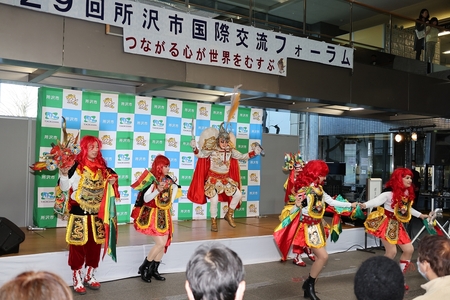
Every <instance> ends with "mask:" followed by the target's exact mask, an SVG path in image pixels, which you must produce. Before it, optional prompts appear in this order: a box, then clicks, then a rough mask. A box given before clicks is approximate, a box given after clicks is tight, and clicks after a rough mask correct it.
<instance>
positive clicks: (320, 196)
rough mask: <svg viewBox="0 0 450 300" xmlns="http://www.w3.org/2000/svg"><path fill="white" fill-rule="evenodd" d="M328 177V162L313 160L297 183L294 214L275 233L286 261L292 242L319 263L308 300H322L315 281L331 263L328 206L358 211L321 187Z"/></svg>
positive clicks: (307, 292)
mask: <svg viewBox="0 0 450 300" xmlns="http://www.w3.org/2000/svg"><path fill="white" fill-rule="evenodd" d="M327 174H328V166H327V164H326V163H325V162H324V161H321V160H312V161H310V162H308V163H307V164H306V165H305V167H304V168H303V171H302V172H300V174H299V175H298V177H297V179H296V181H295V191H296V193H295V198H296V200H295V206H294V207H293V208H292V209H291V211H290V214H289V215H288V216H287V217H286V218H285V219H284V220H283V221H282V222H281V224H280V225H278V226H277V228H275V231H274V233H273V235H274V238H275V242H276V244H277V246H278V248H279V249H280V252H281V253H282V255H283V258H284V259H286V256H287V254H288V252H289V248H290V246H291V244H292V241H293V240H294V238H295V239H297V240H298V241H296V243H297V244H298V245H300V246H303V247H310V248H311V249H312V251H313V253H314V254H315V257H316V260H315V261H314V263H313V264H312V266H311V270H310V274H309V277H308V279H307V280H306V281H305V282H304V284H303V286H302V288H303V290H304V297H305V298H308V297H309V298H310V299H312V300H319V298H318V297H317V296H316V292H315V281H316V278H317V277H318V276H319V274H320V272H321V271H322V268H323V266H324V265H325V264H326V262H327V260H328V253H327V250H326V248H325V245H326V236H325V230H324V225H323V223H324V220H323V215H324V213H325V202H326V203H328V204H329V205H333V206H339V207H352V208H355V207H356V205H357V204H356V202H355V203H349V202H341V201H337V200H333V198H331V197H330V196H329V195H327V194H326V193H325V192H324V191H323V189H322V186H321V184H322V183H323V182H324V180H325V179H326V176H327Z"/></svg>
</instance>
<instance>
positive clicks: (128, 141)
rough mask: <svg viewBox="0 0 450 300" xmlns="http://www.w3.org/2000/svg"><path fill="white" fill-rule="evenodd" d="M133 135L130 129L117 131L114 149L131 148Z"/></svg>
mask: <svg viewBox="0 0 450 300" xmlns="http://www.w3.org/2000/svg"><path fill="white" fill-rule="evenodd" d="M133 135H134V132H130V131H117V135H116V149H117V150H133V138H134V137H133Z"/></svg>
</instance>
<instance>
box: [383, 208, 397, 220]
mask: <svg viewBox="0 0 450 300" xmlns="http://www.w3.org/2000/svg"><path fill="white" fill-rule="evenodd" d="M384 214H385V215H386V217H388V218H389V219H397V218H396V217H395V215H394V212H392V211H388V210H387V209H385V210H384Z"/></svg>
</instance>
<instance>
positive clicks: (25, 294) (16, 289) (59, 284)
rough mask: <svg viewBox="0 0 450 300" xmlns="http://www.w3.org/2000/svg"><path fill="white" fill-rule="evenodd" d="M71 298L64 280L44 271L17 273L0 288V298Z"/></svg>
mask: <svg viewBox="0 0 450 300" xmlns="http://www.w3.org/2000/svg"><path fill="white" fill-rule="evenodd" d="M29 299H32V300H61V299H65V300H72V299H73V295H72V291H71V290H70V289H69V287H68V286H67V284H66V283H65V282H64V280H63V279H62V278H61V277H59V276H58V275H56V274H53V273H50V272H46V271H39V272H35V271H28V272H24V273H21V274H19V275H18V276H17V277H15V278H14V279H12V280H11V281H9V282H7V283H5V284H4V285H3V286H2V287H1V288H0V300H29Z"/></svg>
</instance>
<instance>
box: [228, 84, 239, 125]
mask: <svg viewBox="0 0 450 300" xmlns="http://www.w3.org/2000/svg"><path fill="white" fill-rule="evenodd" d="M241 86H242V84H240V85H236V86H235V87H234V89H233V94H232V95H231V106H230V112H229V113H228V119H227V123H230V121H231V119H233V117H234V114H235V113H236V111H237V109H238V107H239V102H240V101H241V92H239V91H238V89H239V88H240V87H241Z"/></svg>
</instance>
